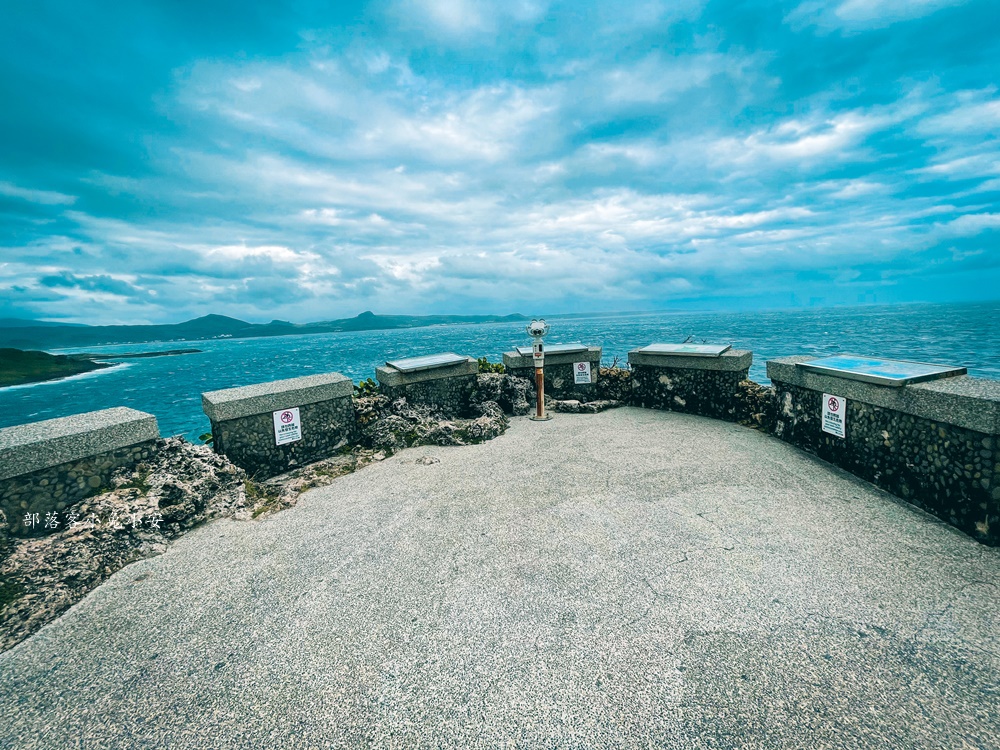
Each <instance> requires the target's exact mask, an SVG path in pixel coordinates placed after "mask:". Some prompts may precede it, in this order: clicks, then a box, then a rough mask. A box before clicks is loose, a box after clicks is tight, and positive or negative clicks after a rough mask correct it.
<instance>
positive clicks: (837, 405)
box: [826, 396, 840, 411]
mask: <svg viewBox="0 0 1000 750" xmlns="http://www.w3.org/2000/svg"><path fill="white" fill-rule="evenodd" d="M826 405H827V406H829V407H830V411H837V410H838V409H840V402H839V401H838V400H837V399H835V398H833V397H832V396H831V397H830V400H829V401H827V402H826Z"/></svg>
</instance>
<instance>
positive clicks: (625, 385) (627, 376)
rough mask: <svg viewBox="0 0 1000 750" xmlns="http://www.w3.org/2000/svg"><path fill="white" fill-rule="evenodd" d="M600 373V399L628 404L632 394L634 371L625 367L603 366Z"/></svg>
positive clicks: (598, 391)
mask: <svg viewBox="0 0 1000 750" xmlns="http://www.w3.org/2000/svg"><path fill="white" fill-rule="evenodd" d="M599 375H600V377H599V378H598V379H597V396H598V399H599V400H602V401H619V402H621V403H623V404H627V403H628V401H629V398H630V397H631V394H632V371H631V370H628V369H625V368H623V367H602V368H601V371H600V373H599Z"/></svg>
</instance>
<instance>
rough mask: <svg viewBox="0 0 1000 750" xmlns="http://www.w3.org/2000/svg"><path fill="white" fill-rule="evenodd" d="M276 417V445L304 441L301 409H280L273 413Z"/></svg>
mask: <svg viewBox="0 0 1000 750" xmlns="http://www.w3.org/2000/svg"><path fill="white" fill-rule="evenodd" d="M272 416H273V417H274V444H275V445H284V444H285V443H294V442H295V441H296V440H301V439H302V420H301V419H300V418H299V407H297V406H296V407H295V408H294V409H279V410H278V411H276V412H273V413H272Z"/></svg>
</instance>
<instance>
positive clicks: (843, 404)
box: [823, 393, 847, 438]
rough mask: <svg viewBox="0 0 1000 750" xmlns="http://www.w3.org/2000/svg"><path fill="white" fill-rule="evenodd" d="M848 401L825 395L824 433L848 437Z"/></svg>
mask: <svg viewBox="0 0 1000 750" xmlns="http://www.w3.org/2000/svg"><path fill="white" fill-rule="evenodd" d="M846 426H847V399H846V398H841V397H840V396H831V395H830V394H829V393H824V394H823V432H829V433H830V434H831V435H836V436H837V437H839V438H842V437H847V430H846Z"/></svg>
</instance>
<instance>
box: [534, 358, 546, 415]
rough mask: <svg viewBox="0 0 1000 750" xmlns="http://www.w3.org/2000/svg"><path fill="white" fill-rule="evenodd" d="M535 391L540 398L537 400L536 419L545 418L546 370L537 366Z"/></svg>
mask: <svg viewBox="0 0 1000 750" xmlns="http://www.w3.org/2000/svg"><path fill="white" fill-rule="evenodd" d="M535 392H536V393H537V394H538V399H537V401H536V402H535V419H536V420H542V419H545V370H543V369H542V368H541V367H536V368H535Z"/></svg>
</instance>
